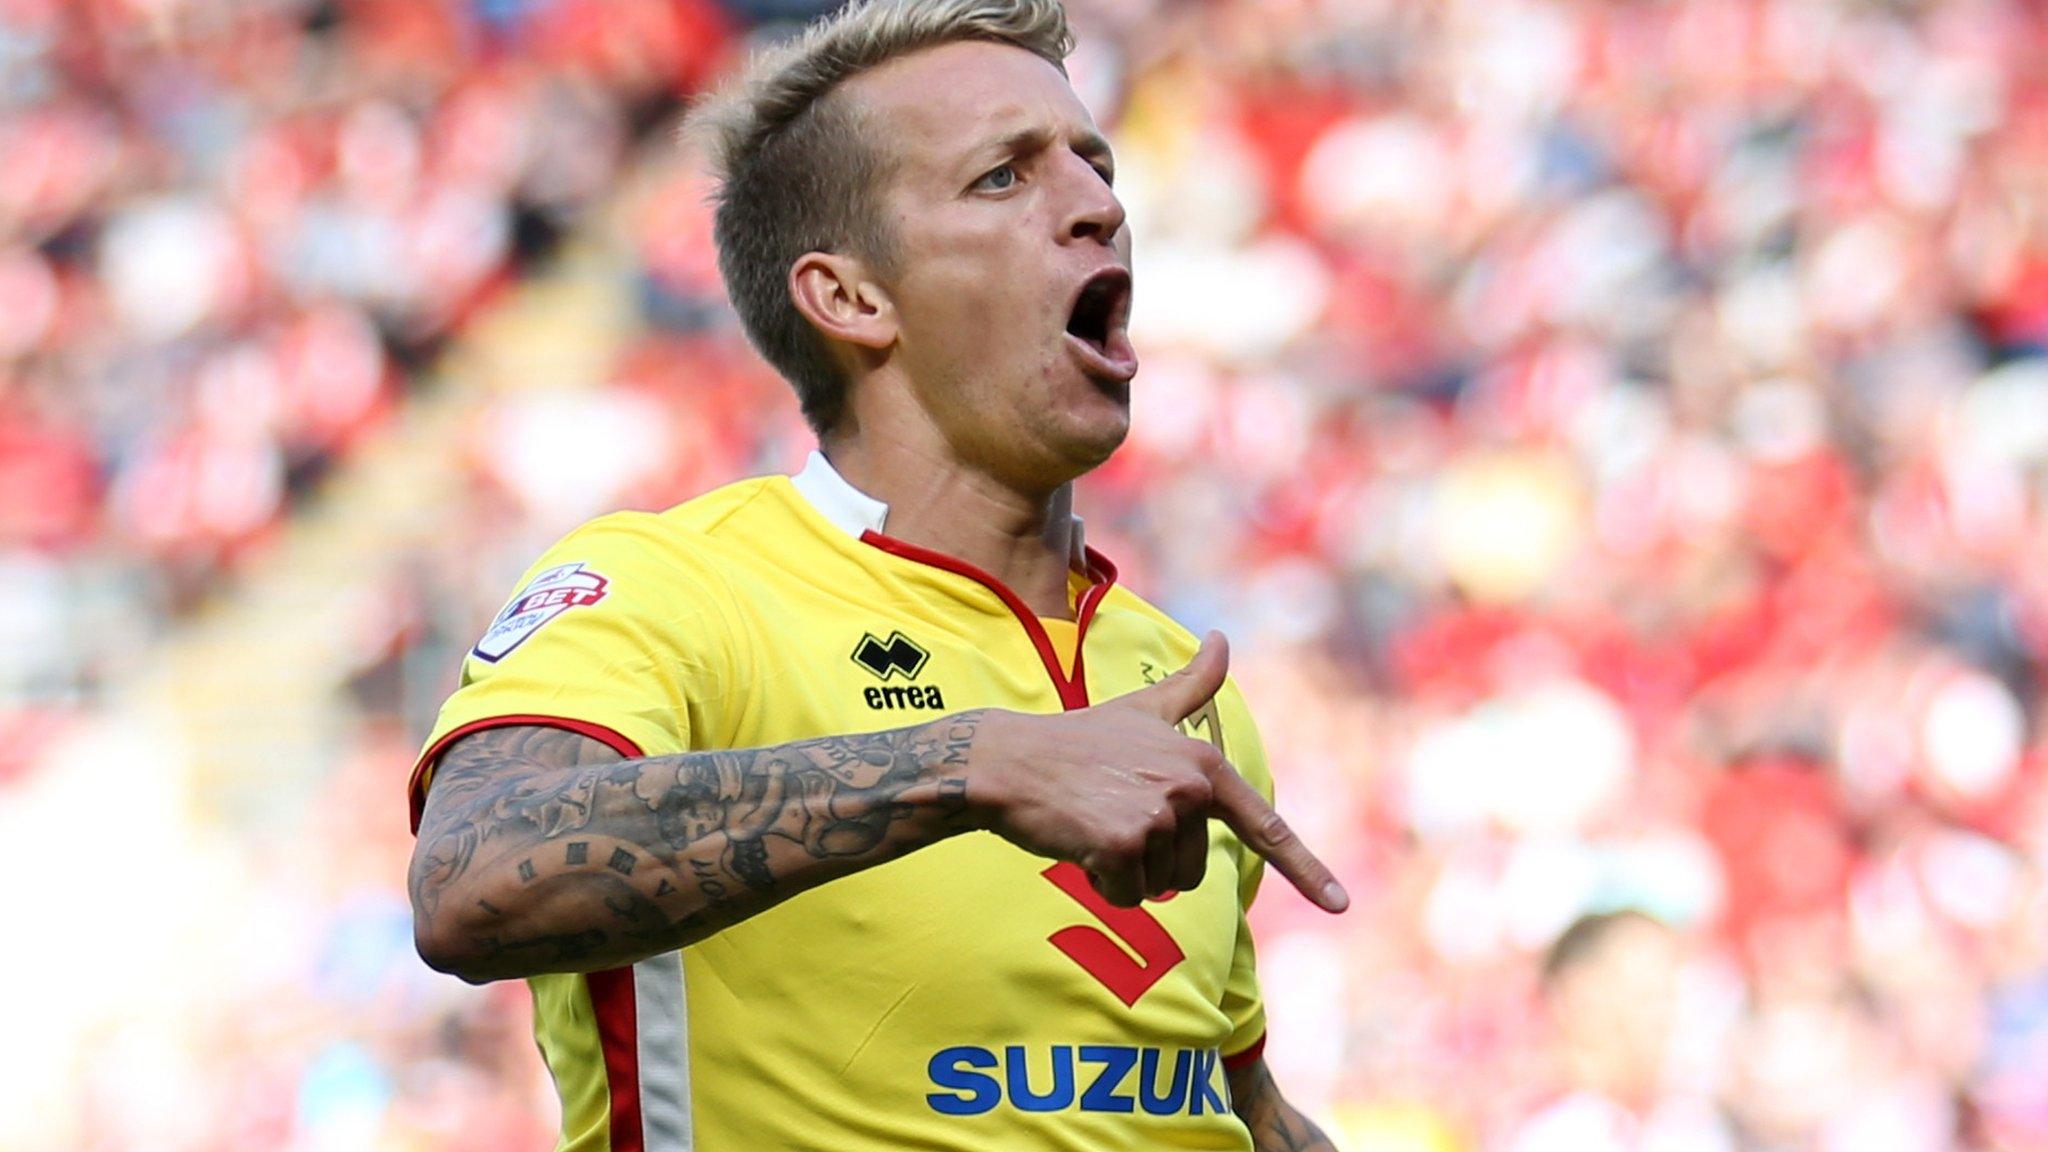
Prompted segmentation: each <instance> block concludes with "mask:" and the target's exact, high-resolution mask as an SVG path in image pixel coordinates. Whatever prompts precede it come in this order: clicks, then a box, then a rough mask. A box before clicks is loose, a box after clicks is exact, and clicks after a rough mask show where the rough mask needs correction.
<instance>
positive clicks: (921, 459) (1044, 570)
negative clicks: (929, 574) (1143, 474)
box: [823, 437, 1078, 618]
mask: <svg viewBox="0 0 2048 1152" xmlns="http://www.w3.org/2000/svg"><path fill="white" fill-rule="evenodd" d="M823 451H824V453H825V457H826V459H828V460H830V461H831V463H832V466H833V468H835V469H837V470H838V472H839V474H840V475H841V476H843V477H845V478H846V481H847V483H849V484H852V485H853V486H854V487H855V488H858V489H860V490H861V491H862V492H865V493H867V494H868V495H869V496H872V497H874V498H875V499H877V500H880V501H881V502H882V503H884V504H887V505H888V506H889V522H888V533H889V535H891V536H893V537H895V538H896V539H898V540H902V541H905V542H906V543H910V544H915V545H917V546H918V547H920V548H929V549H931V550H933V551H935V552H942V553H945V554H946V555H948V556H952V557H956V558H958V559H961V560H965V561H967V562H968V563H970V564H972V565H974V566H975V567H977V568H980V569H981V570H983V571H985V572H987V573H988V574H989V575H991V576H994V577H995V578H996V579H998V580H1000V581H1002V582H1003V583H1004V584H1005V585H1007V586H1008V587H1009V588H1010V589H1011V590H1012V591H1014V592H1016V593H1017V595H1018V596H1020V597H1022V598H1023V600H1024V603H1025V604H1027V605H1029V606H1030V608H1031V610H1032V611H1033V612H1035V613H1037V614H1038V615H1040V616H1051V617H1058V618H1071V616H1072V615H1073V612H1072V609H1071V607H1070V605H1069V604H1068V602H1067V571H1068V568H1069V565H1070V562H1071V559H1072V556H1073V554H1074V533H1075V531H1076V529H1077V527H1078V524H1077V522H1076V521H1075V519H1074V515H1073V489H1072V487H1071V486H1062V487H1060V488H1058V489H1056V490H1055V491H1053V492H1052V493H1051V494H1050V495H1046V496H1037V495H1033V494H1028V493H1022V492H1018V491H1017V490H1016V489H1014V488H1012V487H1010V486H1008V485H1006V484H1004V483H1003V482H1002V481H1000V480H998V479H996V478H995V477H993V476H991V475H989V474H988V473H987V472H984V471H979V470H976V469H974V468H971V467H968V466H967V465H965V464H963V463H961V462H960V461H958V460H954V459H950V458H948V457H947V456H945V455H944V454H942V453H929V452H919V451H917V450H915V449H914V448H913V447H911V446H910V445H907V444H901V443H898V444H894V445H878V444H875V443H873V442H871V441H869V440H868V439H867V438H865V437H856V438H850V439H846V440H839V441H834V442H832V443H829V444H827V445H824V446H823Z"/></svg>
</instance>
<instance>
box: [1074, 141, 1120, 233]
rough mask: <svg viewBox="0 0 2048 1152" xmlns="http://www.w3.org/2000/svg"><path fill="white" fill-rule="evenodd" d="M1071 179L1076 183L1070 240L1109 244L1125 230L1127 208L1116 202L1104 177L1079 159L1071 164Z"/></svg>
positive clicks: (1113, 192) (1114, 194)
mask: <svg viewBox="0 0 2048 1152" xmlns="http://www.w3.org/2000/svg"><path fill="white" fill-rule="evenodd" d="M1068 168H1069V172H1068V174H1067V178H1068V179H1069V180H1071V181H1073V182H1074V198H1073V207H1072V209H1071V210H1070V213H1069V216H1068V218H1067V228H1066V233H1067V236H1068V237H1069V238H1071V239H1074V240H1093V241H1095V242H1097V243H1099V244H1109V243H1111V242H1113V241H1114V240H1115V239H1116V234H1117V233H1118V232H1120V231H1122V230H1123V226H1124V205H1123V201H1121V200H1118V199H1117V198H1116V193H1115V191H1113V190H1112V189H1111V188H1110V186H1109V182H1108V181H1107V180H1104V179H1103V178H1102V173H1100V172H1098V171H1096V170H1095V166H1094V165H1093V164H1090V163H1088V162H1087V161H1086V160H1083V159H1082V158H1081V157H1079V156H1075V157H1072V158H1071V159H1070V161H1069V164H1068Z"/></svg>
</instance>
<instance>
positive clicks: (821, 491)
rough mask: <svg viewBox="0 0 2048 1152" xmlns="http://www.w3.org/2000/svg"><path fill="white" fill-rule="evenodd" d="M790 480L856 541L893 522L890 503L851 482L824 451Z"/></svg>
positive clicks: (816, 455) (822, 514)
mask: <svg viewBox="0 0 2048 1152" xmlns="http://www.w3.org/2000/svg"><path fill="white" fill-rule="evenodd" d="M789 482H790V483H791V484H794V485H796V490H797V492H798V493H800V494H801V495H802V496H803V498H804V499H806V500H808V501H810V502H811V507H813V508H816V509H817V510H818V514H819V515H821V516H823V517H824V518H825V519H827V520H830V521H831V522H832V523H833V524H835V525H837V526H838V527H839V530H840V531H842V532H844V533H846V534H847V535H848V536H851V537H853V538H854V539H856V540H858V539H859V538H860V534H861V533H863V532H880V531H882V526H883V525H884V524H887V523H888V522H889V506H888V505H887V504H884V503H882V502H881V501H880V500H877V499H875V498H874V497H873V496H870V495H868V494H867V493H865V492H863V491H861V490H860V489H858V488H855V487H854V486H853V485H852V484H850V483H848V482H847V479H846V477H844V476H841V475H840V474H839V469H837V468H834V467H833V466H832V462H831V461H830V460H827V459H825V454H824V453H823V452H817V451H813V452H812V453H811V455H810V458H809V459H807V460H805V461H804V470H803V471H801V472H799V473H797V474H796V475H794V476H791V477H790V478H789Z"/></svg>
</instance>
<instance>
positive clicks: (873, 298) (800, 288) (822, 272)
mask: <svg viewBox="0 0 2048 1152" xmlns="http://www.w3.org/2000/svg"><path fill="white" fill-rule="evenodd" d="M789 295H790V299H792V300H794V301H795V302H796V310H797V311H798V312H801V313H802V314H803V317H804V319H806V320H809V321H810V322H811V324H812V325H813V326H815V327H816V328H817V329H818V331H820V332H822V333H824V334H825V336H826V337H827V338H829V339H832V340H841V341H844V342H846V343H848V344H852V345H855V346H856V347H860V348H870V349H874V350H876V351H880V350H882V349H884V348H887V347H888V346H889V345H891V344H894V343H895V342H896V306H895V304H894V302H893V301H891V300H890V299H889V294H888V293H887V292H886V291H884V290H883V288H882V286H881V285H880V284H878V283H876V282H875V280H874V279H873V278H872V277H871V276H869V275H868V269H867V265H866V264H864V263H863V262H862V261H860V260H858V259H856V258H854V257H852V256H844V255H841V254H839V253H836V252H806V253H804V254H803V255H801V256H799V257H797V258H796V262H795V263H794V264H791V265H790V266H789Z"/></svg>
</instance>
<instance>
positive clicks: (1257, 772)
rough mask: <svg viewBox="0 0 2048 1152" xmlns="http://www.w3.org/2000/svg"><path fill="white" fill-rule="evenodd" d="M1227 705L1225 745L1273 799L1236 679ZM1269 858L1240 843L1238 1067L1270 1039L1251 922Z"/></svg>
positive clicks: (1233, 968)
mask: <svg viewBox="0 0 2048 1152" xmlns="http://www.w3.org/2000/svg"><path fill="white" fill-rule="evenodd" d="M1218 705H1219V707H1220V708H1221V711H1222V720H1223V725H1222V727H1223V731H1224V744H1225V751H1226V753H1227V754H1228V755H1229V756H1230V761H1231V764H1232V765H1233V766H1235V767H1236V769H1237V771H1238V774H1239V775H1241V776H1243V777H1244V778H1245V781H1246V782H1247V783H1249V784H1250V785H1251V786H1252V787H1253V788H1255V789H1257V790H1258V792H1259V795H1261V796H1264V797H1265V798H1266V801H1267V803H1271V802H1272V800H1273V774H1272V772H1271V771H1269V770H1268V769H1267V767H1266V747H1265V744H1264V742H1262V741H1261V740H1260V739H1259V729H1258V725H1257V724H1255V723H1253V721H1252V717H1251V710H1250V709H1249V708H1247V707H1246V706H1245V703H1244V698H1243V697H1242V696H1241V695H1239V694H1238V691H1237V688H1236V686H1235V685H1230V686H1228V687H1226V688H1225V689H1224V691H1223V692H1222V693H1221V694H1220V695H1219V696H1218ZM1265 874H1266V861H1265V858H1264V857H1262V856H1260V855H1259V854H1258V853H1256V852H1254V851H1252V850H1251V849H1249V848H1246V847H1245V846H1244V845H1243V844H1239V845H1237V946H1236V948H1235V950H1234V951H1233V952H1232V953H1231V957H1230V976H1229V978H1228V979H1227V981H1226V982H1225V983H1224V986H1223V1011H1224V1014H1225V1015H1226V1016H1228V1017H1229V1018H1230V1029H1231V1030H1230V1038H1229V1039H1228V1040H1226V1041H1225V1042H1224V1044H1223V1061H1224V1064H1225V1065H1226V1066H1228V1067H1233V1068H1234V1067H1237V1066H1239V1065H1242V1064H1245V1063H1248V1062H1250V1061H1252V1060H1255V1059H1257V1058H1258V1056H1259V1054H1260V1052H1261V1051H1262V1050H1263V1049H1264V1048H1265V1044H1266V1001H1265V997H1264V996H1262V995H1261V994H1260V992H1259V970H1258V958H1257V956H1256V955H1255V954H1254V951H1253V947H1252V930H1251V923H1250V922H1249V921H1248V920H1247V919H1246V915H1245V914H1246V913H1247V912H1248V911H1250V909H1251V906H1252V901H1253V899H1254V898H1256V897H1257V896H1258V892H1259V881H1260V880H1261V879H1263V878H1264V877H1265Z"/></svg>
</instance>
